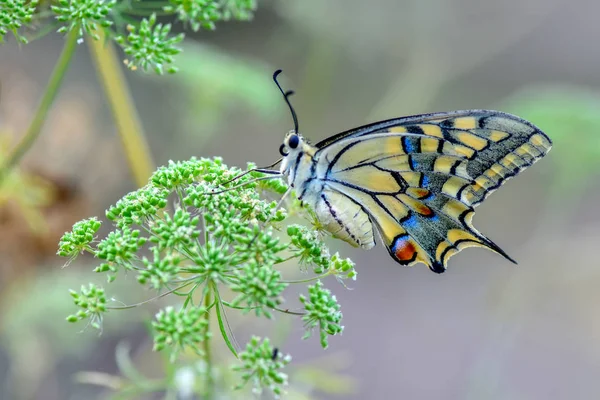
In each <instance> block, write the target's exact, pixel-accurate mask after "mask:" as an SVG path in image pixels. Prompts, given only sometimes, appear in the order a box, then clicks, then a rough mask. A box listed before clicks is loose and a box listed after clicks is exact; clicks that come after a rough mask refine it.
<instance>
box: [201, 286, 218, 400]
mask: <svg viewBox="0 0 600 400" xmlns="http://www.w3.org/2000/svg"><path fill="white" fill-rule="evenodd" d="M213 290H217V288H216V285H208V286H207V290H206V294H205V295H204V307H205V308H206V310H207V311H206V313H205V314H204V316H205V318H206V321H207V323H208V326H207V331H208V332H210V312H209V311H208V310H209V309H210V306H211V303H212V294H213ZM217 307H219V305H218V304H217ZM204 362H205V363H206V390H205V392H204V393H205V396H204V398H205V399H206V400H212V398H213V392H214V385H213V378H212V355H211V352H210V340H206V339H205V340H204Z"/></svg>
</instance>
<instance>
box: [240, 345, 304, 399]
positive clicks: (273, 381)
mask: <svg viewBox="0 0 600 400" xmlns="http://www.w3.org/2000/svg"><path fill="white" fill-rule="evenodd" d="M273 355H275V357H274V356H273ZM291 360H292V357H291V356H289V355H286V356H283V355H281V354H279V352H275V348H273V346H271V343H270V341H269V339H268V338H265V339H264V340H263V341H262V342H261V340H260V338H259V337H257V336H253V337H252V338H251V339H250V342H249V343H248V344H247V345H246V350H245V351H243V352H242V353H240V361H241V362H242V365H236V366H234V367H233V370H234V371H238V372H241V377H242V383H241V384H240V385H238V386H237V389H240V388H242V387H243V386H244V385H247V384H248V382H252V385H253V388H254V389H253V392H254V393H255V394H257V395H260V394H261V393H262V390H263V388H268V389H270V390H271V391H272V392H273V394H274V395H275V396H276V397H277V398H279V396H280V395H281V394H282V387H283V386H285V385H287V375H286V374H285V373H283V372H280V370H281V369H282V368H283V367H285V366H286V365H287V364H288V363H289V362H290V361H291Z"/></svg>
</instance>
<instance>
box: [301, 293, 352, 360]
mask: <svg viewBox="0 0 600 400" xmlns="http://www.w3.org/2000/svg"><path fill="white" fill-rule="evenodd" d="M300 302H301V303H302V304H303V305H304V308H305V309H306V315H304V316H303V317H302V320H303V321H304V322H305V325H306V327H307V328H309V330H308V331H307V332H306V334H305V335H304V338H308V337H310V336H311V333H312V332H311V330H312V329H313V328H316V327H318V328H319V333H320V336H321V346H322V347H323V348H324V349H326V348H327V347H328V346H329V344H328V342H327V335H337V334H338V333H342V331H343V330H344V327H343V326H341V325H340V322H341V320H342V312H341V311H340V305H339V304H338V302H337V299H336V298H335V296H334V295H332V294H331V291H330V290H329V289H325V288H324V287H323V283H322V282H321V281H318V282H317V283H315V284H314V285H312V286H309V288H308V298H306V297H305V296H304V295H300Z"/></svg>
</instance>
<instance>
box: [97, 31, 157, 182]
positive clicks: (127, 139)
mask: <svg viewBox="0 0 600 400" xmlns="http://www.w3.org/2000/svg"><path fill="white" fill-rule="evenodd" d="M96 33H97V34H98V36H100V39H99V40H93V39H90V40H89V41H88V45H89V47H90V50H91V53H92V58H93V60H94V64H95V66H96V69H97V71H98V75H99V77H100V82H101V83H102V86H104V91H105V94H106V99H107V100H108V102H109V105H110V108H111V111H112V114H113V117H114V119H115V124H116V125H117V130H118V132H119V136H120V137H121V142H122V144H123V150H124V151H125V155H126V157H127V162H128V163H129V168H130V170H131V172H132V174H133V178H134V179H135V182H136V183H137V185H138V186H139V187H142V186H144V185H145V184H146V183H147V182H148V178H149V177H150V175H152V171H153V170H154V162H153V161H152V156H151V154H150V146H149V145H148V142H147V141H146V137H145V135H144V131H143V129H142V124H141V122H140V120H139V118H138V114H137V110H136V109H135V104H134V103H133V99H132V98H131V93H130V92H129V88H128V86H127V81H126V80H125V76H124V74H123V71H122V70H121V63H120V61H119V57H118V55H117V52H116V51H115V48H114V46H113V44H112V43H111V42H107V40H106V36H105V32H104V30H103V29H99V30H97V31H96Z"/></svg>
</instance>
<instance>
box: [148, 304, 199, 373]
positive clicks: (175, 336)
mask: <svg viewBox="0 0 600 400" xmlns="http://www.w3.org/2000/svg"><path fill="white" fill-rule="evenodd" d="M207 312H208V311H207V310H206V309H205V308H203V307H188V308H185V309H181V310H179V311H176V310H175V309H174V308H173V307H167V308H166V309H164V310H161V311H159V312H158V314H156V320H155V321H154V322H152V327H153V328H154V331H155V332H156V335H155V336H154V350H156V351H161V350H163V349H165V348H166V347H169V348H170V349H171V360H172V361H174V360H175V359H176V358H177V355H178V354H179V352H180V351H182V350H186V349H190V350H193V351H194V352H195V353H196V354H198V355H202V354H203V350H202V349H201V347H200V345H201V344H202V343H203V342H204V341H206V340H210V337H211V333H210V332H209V331H208V319H207V318H206V313H207Z"/></svg>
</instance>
